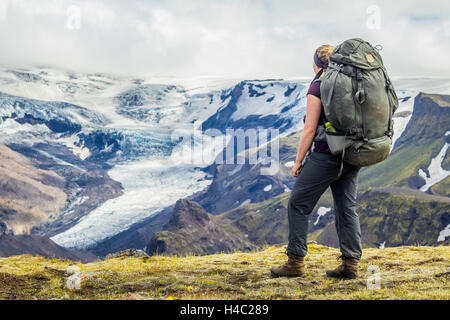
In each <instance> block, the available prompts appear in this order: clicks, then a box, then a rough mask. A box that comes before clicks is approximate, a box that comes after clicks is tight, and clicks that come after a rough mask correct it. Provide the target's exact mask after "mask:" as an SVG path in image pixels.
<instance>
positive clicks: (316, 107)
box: [271, 45, 362, 278]
mask: <svg viewBox="0 0 450 320" xmlns="http://www.w3.org/2000/svg"><path fill="white" fill-rule="evenodd" d="M333 49H334V48H333V47H332V46H331V45H322V46H320V47H319V48H318V49H317V50H316V51H315V53H314V64H313V69H314V73H315V74H316V77H315V79H314V80H313V82H312V83H311V85H310V87H309V90H308V93H307V104H306V116H305V119H304V128H303V131H302V134H301V138H300V142H299V146H298V152H297V158H296V162H295V165H294V167H293V168H292V175H293V176H294V177H296V181H295V184H294V188H293V190H292V191H291V195H290V198H289V203H288V219H289V243H288V247H287V252H286V253H287V256H288V261H287V263H286V264H284V265H282V266H280V267H276V268H272V269H271V274H272V276H274V277H281V276H302V275H303V274H304V257H305V256H306V254H307V233H308V218H309V214H310V213H311V212H312V210H313V209H314V207H315V205H316V204H317V202H318V201H319V199H320V197H321V196H322V194H323V193H324V192H325V191H326V190H327V189H328V187H331V191H332V194H333V199H334V213H335V225H336V230H337V235H338V237H339V247H340V250H341V253H342V256H341V258H342V264H341V265H340V266H338V267H337V268H336V269H334V270H327V271H326V274H327V275H328V276H329V277H339V278H356V277H357V269H358V262H359V260H360V258H361V254H362V246H361V231H360V226H359V218H358V215H357V213H356V211H355V205H356V194H357V180H358V174H359V171H360V167H357V166H353V165H351V164H348V163H346V162H344V163H343V167H342V168H341V157H340V156H334V155H333V154H332V153H331V152H330V148H329V146H328V144H327V142H326V141H317V142H314V146H313V150H312V152H311V153H310V154H309V155H308V156H307V154H308V153H309V150H310V147H311V145H312V143H313V140H314V138H315V136H316V131H317V129H318V124H324V123H326V122H327V119H326V118H325V113H324V110H323V106H322V102H321V95H320V83H321V82H320V81H316V80H317V79H320V77H323V76H324V74H325V72H326V70H327V66H328V58H329V56H330V54H331V53H332V52H333ZM339 175H340V176H339ZM338 176H339V178H338ZM337 178H338V179H337Z"/></svg>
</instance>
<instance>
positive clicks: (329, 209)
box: [314, 207, 331, 225]
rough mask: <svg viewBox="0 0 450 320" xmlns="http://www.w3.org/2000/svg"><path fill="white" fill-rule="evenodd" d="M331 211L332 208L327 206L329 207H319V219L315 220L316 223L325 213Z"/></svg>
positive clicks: (315, 223)
mask: <svg viewBox="0 0 450 320" xmlns="http://www.w3.org/2000/svg"><path fill="white" fill-rule="evenodd" d="M330 211H331V208H327V207H320V208H319V209H317V219H316V222H314V225H317V224H318V223H319V219H320V218H321V217H323V216H324V215H326V214H327V213H328V212H330Z"/></svg>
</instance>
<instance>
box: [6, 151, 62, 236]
mask: <svg viewBox="0 0 450 320" xmlns="http://www.w3.org/2000/svg"><path fill="white" fill-rule="evenodd" d="M65 183H66V181H65V179H64V178H63V177H61V176H60V175H58V174H56V173H55V172H52V171H49V170H42V169H38V168H36V167H35V166H34V165H33V164H32V162H31V161H30V160H29V159H27V158H26V157H24V156H22V155H21V154H19V153H17V152H14V151H13V150H11V149H10V148H8V147H6V146H5V145H3V144H0V221H2V222H3V223H5V224H6V225H7V227H8V229H10V230H12V231H13V232H14V233H15V234H23V233H29V232H30V231H31V228H32V227H35V226H39V225H41V224H43V223H46V222H48V221H50V220H54V219H55V218H56V216H57V214H58V212H59V211H60V210H61V209H62V208H63V207H64V206H65V204H66V198H67V196H66V194H65V193H64V191H63V189H64V185H65Z"/></svg>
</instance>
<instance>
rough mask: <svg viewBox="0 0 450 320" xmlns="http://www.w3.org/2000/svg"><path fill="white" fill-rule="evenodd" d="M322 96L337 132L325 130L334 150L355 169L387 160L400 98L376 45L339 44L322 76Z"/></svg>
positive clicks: (334, 152)
mask: <svg viewBox="0 0 450 320" xmlns="http://www.w3.org/2000/svg"><path fill="white" fill-rule="evenodd" d="M320 94H321V100H322V104H323V108H324V112H325V117H326V118H327V120H328V121H329V122H331V124H332V126H333V127H334V128H335V129H336V131H337V132H334V133H333V132H328V131H327V132H326V140H327V142H328V145H329V147H330V150H331V152H332V153H333V154H335V155H336V154H340V155H341V156H342V159H343V161H345V162H348V163H350V164H352V165H355V166H358V167H364V166H369V165H372V164H375V163H378V162H381V161H383V160H384V159H386V158H387V156H388V155H389V153H390V150H391V144H392V135H393V120H392V116H393V114H394V112H395V110H396V109H397V107H398V99H397V95H396V93H395V90H394V87H393V85H392V83H391V81H390V80H389V77H388V75H387V72H386V68H385V67H384V65H383V60H382V59H381V56H380V54H379V53H378V50H377V49H376V48H374V47H373V46H372V45H371V44H370V43H368V42H366V41H363V40H362V39H350V40H347V41H345V42H343V43H342V44H340V45H338V46H337V47H336V48H335V49H334V51H333V52H332V54H331V55H330V58H329V62H328V68H327V69H326V72H325V74H324V75H323V77H322V78H321V84H320Z"/></svg>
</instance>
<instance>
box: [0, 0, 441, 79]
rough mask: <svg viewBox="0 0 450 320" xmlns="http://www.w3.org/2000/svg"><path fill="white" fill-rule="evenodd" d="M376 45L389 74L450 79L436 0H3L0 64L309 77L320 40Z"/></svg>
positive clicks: (184, 74)
mask: <svg viewBox="0 0 450 320" xmlns="http://www.w3.org/2000/svg"><path fill="white" fill-rule="evenodd" d="M352 37H362V38H364V39H366V40H367V41H369V42H371V43H372V44H381V45H382V46H383V50H382V52H381V53H382V56H383V57H384V60H385V63H386V65H387V67H388V69H389V71H390V74H391V75H396V76H416V75H419V76H450V63H449V60H448V52H450V2H449V1H442V0H436V1H433V0H427V1H423V0H417V1H381V0H379V1H375V0H370V1H365V0H363V1H361V0H341V1H337V0H334V1H332V0H330V1H327V0H322V1H312V0H310V1H303V0H168V1H162V0H159V1H156V0H85V1H84V0H78V1H76V0H39V1H37V0H0V43H1V47H0V64H2V65H6V66H15V67H21V66H23V67H28V66H32V65H40V66H54V67H61V68H67V69H72V70H79V71H94V72H112V73H121V74H134V75H138V74H151V75H159V76H180V77H194V76H225V77H249V78H261V77H291V76H310V75H311V72H312V67H311V65H312V53H313V52H314V50H315V48H317V47H318V46H319V45H321V44H324V43H329V44H338V43H339V42H341V41H343V40H345V39H347V38H352Z"/></svg>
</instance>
